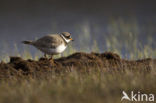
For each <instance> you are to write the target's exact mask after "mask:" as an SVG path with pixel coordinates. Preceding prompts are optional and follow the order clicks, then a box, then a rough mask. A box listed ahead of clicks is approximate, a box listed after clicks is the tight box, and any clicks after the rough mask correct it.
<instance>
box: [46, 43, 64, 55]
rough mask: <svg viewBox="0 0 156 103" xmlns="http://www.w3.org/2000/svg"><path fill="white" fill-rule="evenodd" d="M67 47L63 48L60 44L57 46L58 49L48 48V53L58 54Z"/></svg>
mask: <svg viewBox="0 0 156 103" xmlns="http://www.w3.org/2000/svg"><path fill="white" fill-rule="evenodd" d="M66 47H67V46H65V45H64V44H61V45H59V46H58V47H56V48H50V49H49V52H50V53H51V54H59V53H62V52H63V51H64V50H65V49H66Z"/></svg>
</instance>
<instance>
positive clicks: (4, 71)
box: [0, 52, 156, 78]
mask: <svg viewBox="0 0 156 103" xmlns="http://www.w3.org/2000/svg"><path fill="white" fill-rule="evenodd" d="M155 64H156V60H152V59H143V60H136V61H128V60H124V59H121V58H120V56H119V55H117V54H115V53H111V52H105V53H101V54H100V53H83V52H78V53H74V54H72V55H70V56H68V57H62V58H59V59H55V60H54V61H52V60H48V59H46V58H40V59H39V60H38V61H35V60H30V59H29V60H23V59H22V58H20V57H11V58H10V62H9V63H4V62H1V63H0V78H10V77H12V76H22V75H27V76H41V75H42V74H43V73H46V74H47V73H51V72H52V71H54V72H61V71H63V72H70V71H72V70H73V69H76V70H79V71H90V70H91V69H93V68H94V69H96V68H97V69H101V70H106V71H125V70H126V69H130V70H140V71H150V70H151V69H153V68H155Z"/></svg>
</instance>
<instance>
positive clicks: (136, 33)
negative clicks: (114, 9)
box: [0, 17, 156, 62]
mask: <svg viewBox="0 0 156 103" xmlns="http://www.w3.org/2000/svg"><path fill="white" fill-rule="evenodd" d="M56 24H57V23H56ZM107 24H108V25H107V26H106V27H104V31H106V32H103V33H100V35H99V31H100V30H99V29H102V28H101V27H99V25H98V24H95V25H92V26H93V27H91V23H89V22H87V21H84V22H83V23H80V24H79V25H75V28H76V31H75V34H77V35H76V38H75V39H76V40H75V42H73V43H71V44H69V47H68V48H67V49H66V51H65V52H64V53H63V54H61V55H57V56H55V57H56V58H58V57H61V56H67V55H69V54H72V53H73V52H76V51H83V52H105V51H111V52H115V53H118V54H119V55H120V56H122V58H125V59H142V58H156V42H155V39H156V38H155V36H154V33H155V29H154V28H153V26H154V24H153V23H152V22H147V23H145V24H144V25H139V23H138V21H137V19H136V18H133V17H132V18H130V19H128V20H127V19H123V18H110V20H108V23H107ZM53 29H56V30H57V26H54V27H53ZM145 29H146V30H145ZM143 32H145V33H144V35H143ZM144 36H145V37H144ZM35 38H38V37H35ZM8 45H9V44H7V43H6V42H4V43H3V47H2V50H1V52H0V58H1V60H3V61H6V62H8V61H9V56H22V57H23V58H24V59H28V58H33V59H36V60H37V59H38V58H40V57H41V56H43V54H42V53H41V52H40V51H38V50H36V51H35V53H34V54H32V53H31V50H32V48H33V47H30V46H27V45H26V46H23V49H21V48H20V49H21V50H22V51H21V50H20V49H19V47H18V45H19V44H18V45H17V44H14V47H13V48H14V50H11V51H10V49H9V46H8Z"/></svg>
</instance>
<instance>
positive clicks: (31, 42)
mask: <svg viewBox="0 0 156 103" xmlns="http://www.w3.org/2000/svg"><path fill="white" fill-rule="evenodd" d="M22 43H23V44H29V45H33V41H28V40H27V41H22Z"/></svg>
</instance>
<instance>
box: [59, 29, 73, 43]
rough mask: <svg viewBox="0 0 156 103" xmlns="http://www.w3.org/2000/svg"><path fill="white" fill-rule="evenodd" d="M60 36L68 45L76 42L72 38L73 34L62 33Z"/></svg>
mask: <svg viewBox="0 0 156 103" xmlns="http://www.w3.org/2000/svg"><path fill="white" fill-rule="evenodd" d="M60 35H61V37H62V38H63V39H64V40H65V42H66V43H69V42H70V41H74V40H73V39H72V38H71V34H70V33H69V32H62V33H61V34H60Z"/></svg>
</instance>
